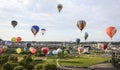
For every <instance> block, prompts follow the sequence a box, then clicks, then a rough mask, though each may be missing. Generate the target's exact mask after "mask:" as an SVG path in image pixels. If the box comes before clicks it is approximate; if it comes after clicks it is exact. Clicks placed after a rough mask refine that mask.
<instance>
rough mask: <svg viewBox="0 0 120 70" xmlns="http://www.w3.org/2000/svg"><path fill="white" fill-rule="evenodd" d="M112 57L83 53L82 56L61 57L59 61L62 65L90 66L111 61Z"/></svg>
mask: <svg viewBox="0 0 120 70" xmlns="http://www.w3.org/2000/svg"><path fill="white" fill-rule="evenodd" d="M110 59H111V58H108V57H100V56H95V55H92V56H86V55H82V56H80V57H72V58H68V59H61V60H60V61H59V63H60V65H62V66H77V67H89V66H91V65H94V64H98V63H102V62H105V61H109V60H110Z"/></svg>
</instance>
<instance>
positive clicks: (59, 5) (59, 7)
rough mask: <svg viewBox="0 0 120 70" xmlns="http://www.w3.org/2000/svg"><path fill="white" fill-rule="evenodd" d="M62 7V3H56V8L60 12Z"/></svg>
mask: <svg viewBox="0 0 120 70" xmlns="http://www.w3.org/2000/svg"><path fill="white" fill-rule="evenodd" d="M62 8H63V5H62V4H58V5H57V9H58V11H59V13H60V11H61V10H62Z"/></svg>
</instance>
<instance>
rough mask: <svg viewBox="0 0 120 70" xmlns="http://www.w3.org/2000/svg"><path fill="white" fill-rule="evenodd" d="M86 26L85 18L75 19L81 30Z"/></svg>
mask: <svg viewBox="0 0 120 70" xmlns="http://www.w3.org/2000/svg"><path fill="white" fill-rule="evenodd" d="M85 26H86V22H85V20H79V21H77V27H78V28H79V29H80V30H81V31H82V30H83V29H84V28H85Z"/></svg>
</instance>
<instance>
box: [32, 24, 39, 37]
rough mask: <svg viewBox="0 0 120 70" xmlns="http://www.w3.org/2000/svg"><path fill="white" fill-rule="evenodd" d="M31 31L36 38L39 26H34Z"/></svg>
mask: <svg viewBox="0 0 120 70" xmlns="http://www.w3.org/2000/svg"><path fill="white" fill-rule="evenodd" d="M31 31H32V33H33V34H34V36H36V34H37V33H38V32H39V26H37V25H33V26H32V27H31Z"/></svg>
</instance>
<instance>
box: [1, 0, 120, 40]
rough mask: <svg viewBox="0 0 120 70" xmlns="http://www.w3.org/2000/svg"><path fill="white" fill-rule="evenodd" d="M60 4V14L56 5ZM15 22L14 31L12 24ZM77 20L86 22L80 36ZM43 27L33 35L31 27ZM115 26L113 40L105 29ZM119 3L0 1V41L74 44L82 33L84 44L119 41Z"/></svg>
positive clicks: (105, 0) (108, 0)
mask: <svg viewBox="0 0 120 70" xmlns="http://www.w3.org/2000/svg"><path fill="white" fill-rule="evenodd" d="M58 4H62V5H63V8H62V10H61V12H60V13H59V12H58V9H57V5H58ZM12 20H16V21H17V22H18V24H17V26H16V27H15V28H13V27H12V25H11V21H12ZM78 20H85V21H86V27H85V28H84V29H83V31H82V33H81V31H80V30H79V29H78V27H77V26H76V24H77V21H78ZM33 25H38V26H39V27H40V29H41V28H45V29H46V32H45V34H44V35H42V34H41V31H39V32H38V33H37V35H36V36H34V35H33V33H32V32H31V27H32V26H33ZM109 26H114V27H116V29H117V33H116V34H115V35H114V36H113V38H112V40H111V39H110V37H109V36H108V35H107V34H106V28H107V27H109ZM119 31H120V0H0V38H1V39H3V40H11V38H12V37H21V38H22V41H75V40H76V39H77V38H80V40H81V42H84V41H85V40H84V37H83V34H84V33H85V32H87V33H88V34H89V36H88V38H87V40H86V41H120V38H119V37H120V32H119Z"/></svg>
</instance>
